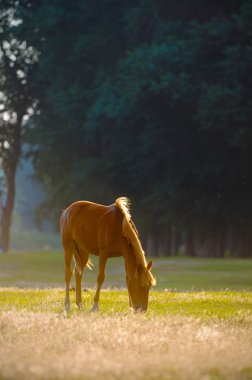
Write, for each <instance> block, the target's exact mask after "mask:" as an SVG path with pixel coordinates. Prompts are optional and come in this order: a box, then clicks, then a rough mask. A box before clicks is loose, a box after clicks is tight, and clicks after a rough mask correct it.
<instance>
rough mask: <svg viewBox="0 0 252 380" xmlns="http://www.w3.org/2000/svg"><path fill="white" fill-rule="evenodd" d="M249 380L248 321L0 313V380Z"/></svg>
mask: <svg viewBox="0 0 252 380" xmlns="http://www.w3.org/2000/svg"><path fill="white" fill-rule="evenodd" d="M251 378H252V317H251V315H248V316H243V317H242V318H238V317H237V318H232V319H230V320H229V319H225V320H218V319H215V318H211V319H208V320H203V319H197V318H191V317H182V316H176V315H175V316H171V315H170V316H150V315H149V316H144V315H133V314H131V313H127V314H117V315H114V316H109V315H104V314H89V313H87V312H83V313H78V314H75V313H74V314H73V315H72V316H71V317H70V318H66V317H65V316H64V315H63V314H55V313H41V312H40V313H33V312H31V311H16V310H12V311H3V312H2V313H1V314H0V379H1V380H2V379H4V380H5V379H6V380H7V379H8V380H12V379H13V380H14V379H15V380H23V379H29V380H33V379H35V380H38V379H53V380H57V379H64V380H65V379H67V380H78V379H105V380H106V379H114V380H116V379H122V380H124V379H125V380H126V379H127V380H130V379H132V380H133V379H134V380H135V379H137V380H138V379H145V380H147V379H170V380H172V379H173V380H175V379H176V380H177V379H179V380H180V379H181V380H197V379H200V380H208V379H209V380H223V379H228V380H237V379H251Z"/></svg>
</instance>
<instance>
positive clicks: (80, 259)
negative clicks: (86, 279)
mask: <svg viewBox="0 0 252 380" xmlns="http://www.w3.org/2000/svg"><path fill="white" fill-rule="evenodd" d="M74 258H75V270H74V275H75V292H76V307H77V308H78V309H83V305H82V297H81V279H82V274H83V270H84V268H85V266H86V264H87V263H88V259H89V254H88V253H86V252H84V251H80V249H79V247H78V246H77V244H75V245H74Z"/></svg>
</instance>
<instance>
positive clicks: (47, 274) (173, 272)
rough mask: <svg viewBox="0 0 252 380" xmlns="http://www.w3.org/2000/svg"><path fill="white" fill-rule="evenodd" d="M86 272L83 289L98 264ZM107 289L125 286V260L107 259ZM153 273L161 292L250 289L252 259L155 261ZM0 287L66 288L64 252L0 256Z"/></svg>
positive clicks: (89, 284)
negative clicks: (166, 290) (165, 290)
mask: <svg viewBox="0 0 252 380" xmlns="http://www.w3.org/2000/svg"><path fill="white" fill-rule="evenodd" d="M92 261H93V263H94V268H93V270H92V271H89V270H87V271H85V274H84V281H83V286H84V287H86V288H90V287H91V288H93V287H94V286H95V283H96V276H97V268H98V262H97V258H96V257H92ZM106 273H107V276H106V279H105V283H104V287H105V288H107V287H112V288H113V287H116V288H122V287H125V274H124V264H123V259H122V258H114V259H110V260H108V263H107V269H106ZM153 273H154V275H155V277H156V278H157V287H156V289H158V290H164V289H168V290H170V289H171V290H179V291H192V290H202V289H203V290H226V289H230V290H250V291H252V260H251V259H250V260H241V259H204V258H201V259H199V258H197V259H191V258H170V259H167V258H154V260H153ZM0 286H17V287H26V288H27V287H48V286H49V287H59V286H62V287H63V286H64V257H63V252H47V251H45V252H29V253H27V252H12V253H10V254H8V255H3V254H2V255H0Z"/></svg>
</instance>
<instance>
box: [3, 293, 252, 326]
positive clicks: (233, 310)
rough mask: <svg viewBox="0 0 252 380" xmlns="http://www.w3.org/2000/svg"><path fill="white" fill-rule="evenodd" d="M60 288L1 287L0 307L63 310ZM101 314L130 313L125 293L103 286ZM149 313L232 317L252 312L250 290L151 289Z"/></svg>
mask: <svg viewBox="0 0 252 380" xmlns="http://www.w3.org/2000/svg"><path fill="white" fill-rule="evenodd" d="M64 296H65V294H64V290H63V289H26V290H24V289H10V288H2V289H1V290H0V311H1V310H5V311H6V310H13V309H14V310H18V311H23V310H26V311H31V312H35V313H41V312H50V313H63V312H64ZM82 296H83V306H84V312H89V311H90V310H91V307H92V300H93V296H94V291H92V290H91V291H84V292H83V293H82ZM74 300H75V294H74V292H71V303H72V305H71V306H72V314H75V313H77V314H78V313H79V311H78V310H76V309H75V306H74ZM100 311H101V314H108V315H114V314H120V313H121V314H125V313H129V312H130V309H129V306H128V295H127V292H126V291H121V290H113V291H112V290H103V291H102V292H101V299H100ZM146 315H147V316H150V317H159V316H171V315H180V316H188V317H193V318H202V319H209V318H218V319H223V318H233V317H239V318H242V317H244V316H249V315H251V316H252V293H251V292H179V293H177V292H162V291H152V292H151V293H150V300H149V310H148V312H147V314H146Z"/></svg>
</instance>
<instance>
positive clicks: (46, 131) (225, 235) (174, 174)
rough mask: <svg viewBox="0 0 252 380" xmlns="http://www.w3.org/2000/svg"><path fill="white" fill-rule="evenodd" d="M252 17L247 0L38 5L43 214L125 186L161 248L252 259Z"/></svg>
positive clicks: (29, 20)
mask: <svg viewBox="0 0 252 380" xmlns="http://www.w3.org/2000/svg"><path fill="white" fill-rule="evenodd" d="M251 16H252V12H251V4H250V1H244V0H239V1H223V2H221V4H220V2H217V1H207V2H206V3H205V4H204V8H202V4H201V2H199V1H190V0H184V1H183V2H182V3H180V4H179V5H178V4H177V2H176V1H170V2H168V3H167V2H163V1H158V2H156V1H151V0H142V1H140V2H139V3H138V4H137V5H136V4H135V2H126V3H123V5H122V4H119V3H118V2H115V1H112V0H106V1H104V2H102V3H98V4H97V3H96V4H93V3H92V2H90V1H76V2H75V4H74V5H73V4H70V3H69V2H66V1H59V0H54V1H53V2H49V1H43V2H35V1H34V2H33V1H31V7H30V8H29V9H28V10H27V12H24V18H23V19H24V20H25V21H24V37H25V38H24V39H28V40H29V41H30V43H31V44H32V45H34V46H36V48H37V49H38V51H40V61H39V76H38V77H36V78H35V87H36V93H37V94H39V99H40V109H41V115H39V116H38V118H37V119H36V120H35V121H34V122H35V123H36V125H37V126H38V127H39V128H37V129H36V130H34V132H35V133H34V135H33V136H32V141H33V142H34V143H35V144H36V146H37V148H38V149H37V153H36V155H35V157H34V160H35V167H36V170H37V173H38V177H39V178H40V180H41V181H42V182H43V183H44V184H45V188H46V190H47V193H48V197H47V202H46V204H44V207H43V208H42V210H43V214H44V212H47V215H49V216H50V217H51V218H52V219H54V220H55V221H57V222H58V217H59V213H60V210H61V209H62V208H64V207H65V205H66V204H67V203H70V202H71V201H73V200H75V199H80V198H86V199H91V200H92V199H93V200H96V201H104V202H107V201H108V200H111V199H113V198H114V196H116V195H117V194H121V193H124V194H126V195H129V196H131V197H132V198H133V199H136V200H137V201H138V202H137V203H138V204H139V205H140V207H141V209H142V210H144V211H142V212H141V214H140V215H139V218H140V219H141V220H142V225H144V228H145V230H146V231H148V233H150V234H151V235H153V236H154V237H155V241H156V244H155V245H156V247H158V245H160V244H159V242H160V241H161V243H162V241H166V244H167V246H169V247H172V246H173V247H176V248H175V252H177V250H178V248H177V247H178V241H181V240H183V242H184V244H185V249H186V253H187V254H189V255H212V256H223V255H224V253H225V250H226V249H229V250H230V251H231V252H232V254H235V255H242V254H243V255H249V254H251V253H250V251H249V246H250V244H249V242H250V238H249V235H250V231H251V223H252V220H251V216H250V215H251V213H250V211H249V207H248V205H250V203H251V200H250V194H251V187H252V184H251V176H250V174H249V173H250V171H251V164H250V162H251V151H252V150H251V128H250V124H251V109H252V108H251V98H252V97H251V51H252V49H251V32H250V29H249V25H250V24H249V20H250V17H251ZM31 31H33V32H32V33H31ZM28 34H29V35H28ZM52 78H53V80H51V79H52ZM52 157H53V159H52ZM52 163H53V164H52ZM62 171H64V175H62ZM240 194H242V199H241V197H240ZM167 235H168V238H167ZM244 242H246V243H244ZM162 245H164V244H163V243H162ZM156 249H157V250H158V248H156ZM168 249H169V250H170V251H169V252H171V249H170V248H167V250H168Z"/></svg>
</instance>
